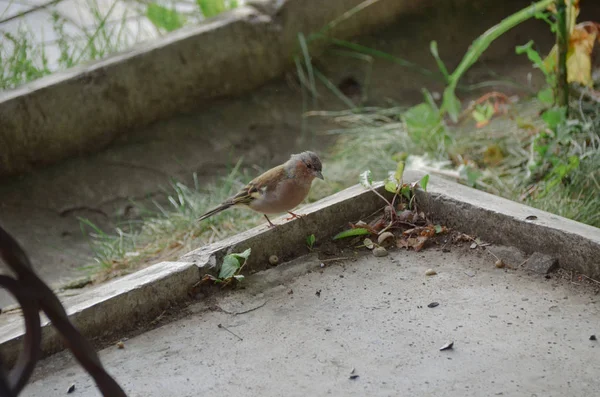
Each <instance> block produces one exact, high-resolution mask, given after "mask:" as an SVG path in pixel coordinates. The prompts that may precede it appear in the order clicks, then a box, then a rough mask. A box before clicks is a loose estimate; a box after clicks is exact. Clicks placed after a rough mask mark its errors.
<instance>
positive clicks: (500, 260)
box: [494, 259, 506, 269]
mask: <svg viewBox="0 0 600 397" xmlns="http://www.w3.org/2000/svg"><path fill="white" fill-rule="evenodd" d="M494 265H495V266H496V267H497V268H498V269H502V268H503V267H504V266H506V263H504V262H503V261H502V259H498V260H497V261H496V263H494Z"/></svg>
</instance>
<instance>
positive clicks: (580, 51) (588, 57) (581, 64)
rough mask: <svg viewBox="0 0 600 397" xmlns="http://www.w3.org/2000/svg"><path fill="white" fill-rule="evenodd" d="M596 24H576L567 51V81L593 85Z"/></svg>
mask: <svg viewBox="0 0 600 397" xmlns="http://www.w3.org/2000/svg"><path fill="white" fill-rule="evenodd" d="M594 27H595V25H587V24H579V25H577V26H575V29H573V32H571V36H570V37H569V51H568V52H567V81H568V82H569V83H571V82H576V83H580V84H582V85H585V86H588V87H591V86H593V84H594V81H593V80H592V50H593V49H594V43H595V42H596V38H597V36H598V29H597V27H596V28H594Z"/></svg>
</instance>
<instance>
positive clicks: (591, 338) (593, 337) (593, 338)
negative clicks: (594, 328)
mask: <svg viewBox="0 0 600 397" xmlns="http://www.w3.org/2000/svg"><path fill="white" fill-rule="evenodd" d="M590 340H598V339H597V338H596V335H592V336H590Z"/></svg>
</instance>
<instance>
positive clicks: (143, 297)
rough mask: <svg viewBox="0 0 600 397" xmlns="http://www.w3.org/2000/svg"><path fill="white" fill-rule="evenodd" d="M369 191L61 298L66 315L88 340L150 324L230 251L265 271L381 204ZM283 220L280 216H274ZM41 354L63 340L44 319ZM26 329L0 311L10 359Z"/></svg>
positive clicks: (3, 345)
mask: <svg viewBox="0 0 600 397" xmlns="http://www.w3.org/2000/svg"><path fill="white" fill-rule="evenodd" d="M381 206H382V202H381V199H380V198H379V197H377V196H376V195H375V194H373V193H372V192H370V191H368V190H365V189H364V188H362V187H360V186H354V187H351V188H349V189H346V190H344V191H342V192H340V193H337V194H335V195H332V196H330V197H327V198H325V199H323V200H320V201H318V202H315V203H313V204H311V205H308V206H306V207H304V208H301V209H300V210H299V211H298V212H299V213H300V214H306V216H305V217H303V218H302V219H297V220H294V221H290V222H287V223H284V224H281V225H280V226H279V227H277V228H275V229H269V228H267V227H266V226H259V227H256V228H254V229H251V230H248V231H246V232H244V233H241V234H239V235H236V236H233V237H231V238H228V239H226V240H223V241H221V242H218V243H215V244H212V245H209V246H206V247H203V248H200V249H198V250H195V251H192V252H190V253H189V254H187V255H185V256H184V257H183V258H182V260H181V261H179V262H162V263H159V264H156V265H153V266H150V267H148V268H146V269H143V270H140V271H139V272H136V273H133V274H130V275H127V276H125V277H123V278H120V279H115V280H112V281H109V282H107V283H105V284H102V285H99V286H97V287H95V288H92V289H90V290H88V291H84V292H82V293H81V294H80V295H77V296H75V297H69V298H65V299H63V305H64V306H65V308H66V310H67V313H68V314H69V317H70V318H71V320H72V321H73V323H74V324H75V325H76V326H77V328H78V329H79V330H80V331H81V332H82V333H83V334H84V335H85V336H86V337H87V338H91V339H94V338H99V337H108V336H112V335H115V337H116V338H118V337H119V336H120V335H122V334H123V333H125V332H127V331H129V330H132V329H134V328H136V327H137V326H139V324H144V323H148V322H149V321H151V320H152V319H154V318H155V317H156V316H158V315H159V314H160V313H161V312H162V311H163V310H164V309H165V308H167V307H169V306H170V305H171V304H174V303H177V302H182V301H185V300H186V299H189V295H188V294H189V292H190V291H191V289H192V286H193V285H194V284H196V283H197V282H198V281H200V279H201V277H202V276H203V275H204V274H206V273H212V274H216V273H217V268H216V266H217V263H220V261H221V258H222V257H223V256H225V255H226V254H227V253H229V252H232V251H236V252H237V251H240V250H243V249H246V248H248V247H251V248H252V255H251V256H250V259H249V261H248V270H250V271H252V270H259V269H264V268H266V267H267V266H269V264H268V258H269V256H270V255H273V254H274V255H278V256H279V258H280V259H281V261H283V260H289V259H292V258H294V257H296V256H299V255H301V254H304V253H306V252H307V248H306V236H307V235H308V234H312V233H314V234H315V236H316V237H317V241H319V240H320V239H325V238H329V237H330V236H331V235H332V234H333V233H335V232H337V231H339V230H340V229H341V228H343V227H344V226H345V225H346V224H347V222H348V221H350V220H359V219H361V218H362V217H365V216H368V215H370V214H371V213H373V212H374V211H376V210H377V209H379V208H381ZM273 221H274V222H275V223H282V222H283V220H282V218H279V219H274V220H273ZM42 324H43V325H42V339H43V340H42V351H43V354H44V355H48V354H52V353H55V352H57V351H59V350H62V349H63V342H62V340H61V339H60V338H59V336H58V335H57V334H56V333H55V330H54V328H53V327H52V326H51V325H50V324H49V323H48V320H47V319H43V321H42ZM23 333H24V327H23V324H22V319H21V315H20V312H9V313H2V314H1V315H0V350H1V351H2V356H3V360H6V362H8V363H13V362H14V360H16V358H17V356H18V353H19V351H20V350H21V341H22V338H23Z"/></svg>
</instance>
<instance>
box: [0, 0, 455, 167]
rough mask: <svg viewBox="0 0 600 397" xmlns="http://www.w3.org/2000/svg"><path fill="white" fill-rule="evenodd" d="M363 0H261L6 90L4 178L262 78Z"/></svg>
mask: <svg viewBox="0 0 600 397" xmlns="http://www.w3.org/2000/svg"><path fill="white" fill-rule="evenodd" d="M362 1H363V0H328V1H327V2H323V1H321V0H268V1H258V0H256V1H255V2H254V3H252V4H254V7H253V6H244V7H240V8H238V9H235V10H233V11H230V12H227V13H224V14H222V15H220V16H217V17H216V18H211V19H209V20H207V21H206V22H205V23H203V24H201V25H199V26H197V27H190V28H184V29H181V30H179V31H176V32H172V33H170V34H168V35H166V36H165V37H164V38H161V39H158V40H156V41H152V42H149V43H145V44H142V45H138V46H136V47H134V48H133V49H131V50H129V51H126V52H123V53H120V54H115V55H113V56H111V57H109V58H107V59H105V60H102V61H98V62H95V63H93V64H90V65H82V66H78V67H74V68H72V69H69V70H67V71H65V72H61V73H56V74H53V75H51V76H47V77H45V78H42V79H40V80H37V81H34V82H32V83H30V84H26V85H24V86H22V87H19V88H18V89H15V90H12V91H8V92H2V93H0V176H8V175H15V174H19V173H23V172H27V171H29V170H31V169H33V168H35V167H38V166H43V165H47V164H51V163H55V162H57V161H60V160H63V159H66V158H69V157H73V156H78V155H82V154H85V153H89V152H95V151H98V150H101V149H102V148H104V147H106V146H107V145H108V144H109V143H111V142H112V141H113V140H114V139H115V138H116V137H118V136H119V135H122V134H124V133H126V132H127V131H128V130H131V129H133V128H140V127H142V126H144V125H148V124H149V123H152V122H154V121H157V120H159V119H163V118H166V117H168V116H170V115H172V114H174V113H176V112H178V111H181V110H182V109H186V108H188V107H190V106H192V105H195V106H197V105H198V103H201V102H202V101H206V100H210V99H215V98H220V97H226V96H231V95H237V94H240V93H242V92H246V91H248V90H251V89H252V88H255V87H257V86H259V85H261V84H264V83H265V82H267V81H269V80H271V79H273V78H275V77H277V76H279V75H281V74H282V73H283V71H284V70H285V69H286V68H287V67H288V66H290V65H291V64H292V59H291V56H292V54H295V53H298V51H297V49H298V48H299V47H298V33H305V34H309V33H312V32H315V31H317V30H319V29H321V28H322V27H323V26H324V25H326V24H327V23H328V22H331V21H333V20H335V19H336V18H338V17H339V16H341V15H342V14H343V13H344V12H346V11H348V10H350V9H352V8H353V7H355V6H357V5H358V4H360V3H362ZM455 1H457V2H462V1H465V0H455ZM430 3H431V0H428V1H427V2H419V4H416V2H412V1H408V0H381V1H378V2H375V3H373V5H370V6H369V7H366V8H365V9H364V10H362V11H361V12H359V13H356V14H355V15H352V16H351V17H349V18H348V19H347V20H345V21H344V22H343V23H340V24H338V25H337V26H336V27H335V28H334V29H332V30H331V31H330V32H329V33H331V34H335V35H336V37H339V38H348V37H350V36H355V35H359V34H365V33H368V32H370V31H372V30H374V29H376V28H380V27H382V26H383V25H385V24H388V23H390V22H392V21H393V20H394V19H395V18H396V17H397V16H398V15H400V14H401V13H404V12H407V11H409V10H414V9H416V8H417V7H419V8H423V7H424V6H425V5H426V4H430ZM317 53H318V52H317V48H316V47H315V50H314V51H313V52H312V54H313V55H315V54H317Z"/></svg>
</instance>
